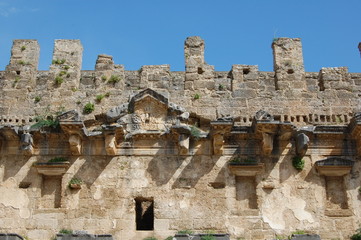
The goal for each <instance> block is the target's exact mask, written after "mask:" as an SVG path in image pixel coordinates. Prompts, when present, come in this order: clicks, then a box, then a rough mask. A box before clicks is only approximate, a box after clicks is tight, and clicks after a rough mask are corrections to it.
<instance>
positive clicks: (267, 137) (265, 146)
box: [262, 133, 274, 155]
mask: <svg viewBox="0 0 361 240" xmlns="http://www.w3.org/2000/svg"><path fill="white" fill-rule="evenodd" d="M262 137H263V138H262V151H263V154H264V155H270V154H271V152H272V150H273V138H274V135H273V134H270V133H262Z"/></svg>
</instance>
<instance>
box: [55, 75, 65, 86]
mask: <svg viewBox="0 0 361 240" xmlns="http://www.w3.org/2000/svg"><path fill="white" fill-rule="evenodd" d="M63 82H64V79H63V78H62V77H61V76H56V77H55V84H56V85H58V86H60V85H61V84H62V83H63Z"/></svg>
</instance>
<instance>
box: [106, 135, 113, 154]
mask: <svg viewBox="0 0 361 240" xmlns="http://www.w3.org/2000/svg"><path fill="white" fill-rule="evenodd" d="M105 151H106V152H107V154H108V155H115V153H116V138H115V134H109V135H106V136H105Z"/></svg>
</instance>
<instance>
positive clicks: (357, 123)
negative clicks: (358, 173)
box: [349, 112, 361, 156]
mask: <svg viewBox="0 0 361 240" xmlns="http://www.w3.org/2000/svg"><path fill="white" fill-rule="evenodd" d="M349 129H350V133H351V136H352V138H353V139H355V140H356V148H357V154H358V155H359V156H360V155H361V112H358V113H355V115H354V117H353V118H352V120H351V122H350V124H349Z"/></svg>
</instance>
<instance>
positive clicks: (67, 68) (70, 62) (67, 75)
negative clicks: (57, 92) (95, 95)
mask: <svg viewBox="0 0 361 240" xmlns="http://www.w3.org/2000/svg"><path fill="white" fill-rule="evenodd" d="M82 56H83V46H82V45H81V43H80V40H55V44H54V51H53V59H52V63H51V65H50V69H49V74H50V79H49V82H48V89H52V88H54V87H56V88H64V87H69V88H72V87H73V88H77V87H78V86H79V81H80V74H81V64H82Z"/></svg>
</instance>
